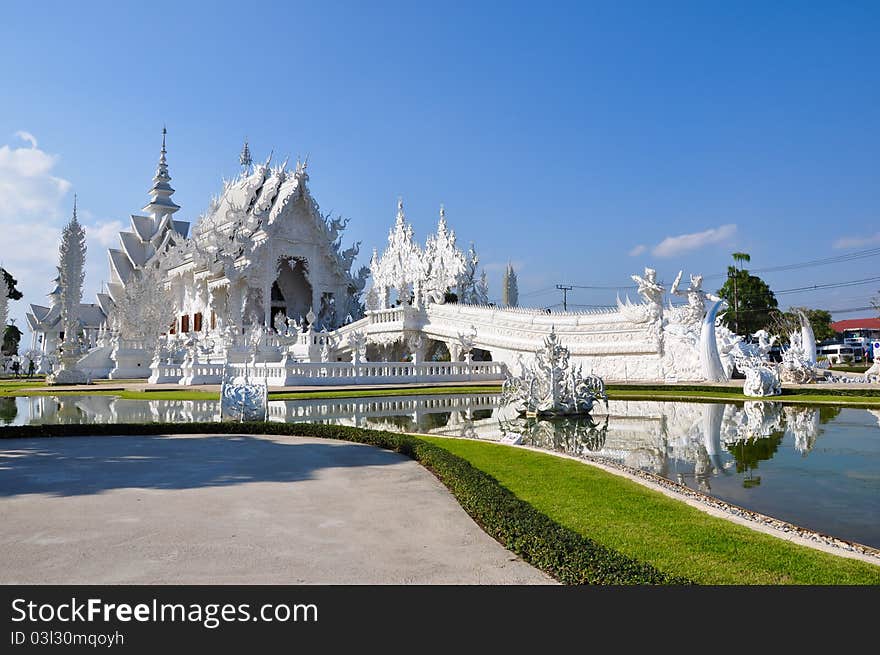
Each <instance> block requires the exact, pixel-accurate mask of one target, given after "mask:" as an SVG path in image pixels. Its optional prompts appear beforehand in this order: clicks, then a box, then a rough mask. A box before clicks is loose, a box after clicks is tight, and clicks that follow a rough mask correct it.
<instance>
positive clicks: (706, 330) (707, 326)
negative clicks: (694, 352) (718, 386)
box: [700, 300, 728, 382]
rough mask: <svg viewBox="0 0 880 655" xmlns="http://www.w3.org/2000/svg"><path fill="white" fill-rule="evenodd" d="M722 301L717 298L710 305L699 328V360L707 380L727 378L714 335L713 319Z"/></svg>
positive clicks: (713, 380) (721, 380)
mask: <svg viewBox="0 0 880 655" xmlns="http://www.w3.org/2000/svg"><path fill="white" fill-rule="evenodd" d="M723 303H724V301H723V300H717V301H716V302H715V303H714V304H713V305H712V307H711V308H710V309H709V311H708V312H707V313H706V316H705V318H704V319H703V324H702V328H701V329H700V362H701V364H702V367H703V377H704V378H705V379H706V381H708V382H723V381H725V380H727V379H728V374H727V372H726V371H725V370H724V366H723V365H722V363H721V357H720V354H719V352H718V341H717V339H716V336H715V319H716V317H717V315H718V310H719V309H720V308H721V305H722V304H723Z"/></svg>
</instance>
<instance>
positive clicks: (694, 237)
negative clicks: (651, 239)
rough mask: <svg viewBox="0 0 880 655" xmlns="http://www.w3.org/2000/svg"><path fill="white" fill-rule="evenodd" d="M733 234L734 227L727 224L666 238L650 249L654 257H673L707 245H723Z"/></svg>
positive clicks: (734, 232)
mask: <svg viewBox="0 0 880 655" xmlns="http://www.w3.org/2000/svg"><path fill="white" fill-rule="evenodd" d="M735 234H736V225H735V224H733V223H728V224H726V225H721V226H719V227H713V228H709V229H708V230H704V231H703V232H694V233H693V234H680V235H678V236H674V237H666V238H665V239H663V241H661V242H660V243H658V244H657V245H656V246H654V247H653V248H652V249H651V253H652V254H653V255H654V256H655V257H675V256H677V255H681V254H683V253H686V252H689V251H691V250H699V249H700V248H704V247H705V246H708V245H712V244H716V243H723V242H725V241H728V240H729V239H730V238H732V237H733V236H734V235H735Z"/></svg>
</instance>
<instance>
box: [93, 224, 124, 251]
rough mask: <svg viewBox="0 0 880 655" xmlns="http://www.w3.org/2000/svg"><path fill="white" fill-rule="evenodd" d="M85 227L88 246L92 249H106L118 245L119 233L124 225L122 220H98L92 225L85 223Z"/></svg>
mask: <svg viewBox="0 0 880 655" xmlns="http://www.w3.org/2000/svg"><path fill="white" fill-rule="evenodd" d="M85 228H86V239H87V240H88V242H89V243H88V247H89V248H90V249H92V250H97V249H100V250H106V249H107V248H110V247H114V248H118V247H119V233H120V232H121V231H122V230H123V229H124V226H123V224H122V221H105V222H101V221H98V222H97V223H95V224H93V225H86V226H85ZM93 246H94V247H93Z"/></svg>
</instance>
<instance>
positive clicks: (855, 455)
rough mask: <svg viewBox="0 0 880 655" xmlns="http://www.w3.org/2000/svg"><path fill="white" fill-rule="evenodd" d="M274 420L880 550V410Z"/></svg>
mask: <svg viewBox="0 0 880 655" xmlns="http://www.w3.org/2000/svg"><path fill="white" fill-rule="evenodd" d="M269 415H270V416H269V419H270V420H271V421H279V422H303V421H306V422H320V423H333V424H342V425H354V426H359V427H365V428H374V429H383V430H396V431H406V432H422V433H429V434H438V435H446V436H457V437H466V438H473V439H485V440H490V441H504V442H509V443H523V444H527V445H531V446H536V447H539V448H543V449H547V450H553V451H559V452H565V453H568V454H570V455H574V456H579V457H600V458H603V459H606V460H611V461H614V462H617V463H619V464H625V465H628V466H631V467H635V468H639V469H643V470H646V471H650V472H652V473H655V474H657V475H660V476H663V477H666V478H668V479H670V480H674V481H677V482H679V483H681V484H684V485H686V486H688V487H690V488H692V489H696V490H699V491H702V492H704V493H707V494H711V495H712V496H715V497H717V498H720V499H722V500H724V501H727V502H730V503H734V504H736V505H740V506H742V507H745V508H747V509H750V510H753V511H756V512H760V513H762V514H767V515H769V516H773V517H776V518H779V519H782V520H784V521H788V522H790V523H794V524H796V525H800V526H803V527H805V528H809V529H811V530H815V531H818V532H822V533H825V534H829V535H833V536H835V537H839V538H842V539H847V540H850V541H856V542H859V543H863V544H866V545H869V546H873V547H875V548H880V411H878V410H866V409H853V408H840V407H831V406H823V407H803V406H794V405H784V404H781V403H773V402H761V401H756V402H746V403H742V404H733V403H683V402H663V401H610V402H609V403H608V406H607V408H606V407H605V406H602V405H600V406H598V407H597V408H596V409H595V410H594V414H593V416H592V417H591V418H587V419H579V420H560V421H552V422H551V421H537V420H533V419H529V420H526V419H520V418H517V417H516V416H513V415H510V412H509V411H507V410H506V409H504V408H500V407H499V397H498V395H497V394H492V393H486V394H476V395H473V394H469V395H451V394H450V395H434V396H429V395H423V396H385V397H374V398H341V399H326V400H325V399H318V400H286V401H285V400H277V401H270V402H269ZM218 418H219V403H218V402H216V401H192V400H189V401H171V400H153V401H142V400H122V399H117V398H114V397H110V396H59V397H51V396H42V397H30V398H0V425H10V424H11V425H25V424H35V423H123V422H125V423H129V422H151V421H163V422H166V421H167V422H190V421H214V420H217V419H218Z"/></svg>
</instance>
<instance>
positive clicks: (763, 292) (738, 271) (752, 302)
mask: <svg viewBox="0 0 880 655" xmlns="http://www.w3.org/2000/svg"><path fill="white" fill-rule="evenodd" d="M747 258H748V255H747V254H746V253H734V260H735V261H737V262H738V263H741V262H743V261H748V259H747ZM718 295H719V296H721V297H722V298H724V300H726V301H727V304H728V307H729V309H728V310H727V312H726V313H725V314H724V316H723V317H722V319H721V320H722V322H723V323H724V324H725V325H726V326H727V327H728V328H729V329H731V330H733V331H734V332H736V333H737V334H742V335H749V334H753V333H755V332H757V331H758V330H760V329H762V328H765V327H767V326H768V325H770V323H771V318H772V312H773V311H774V310H775V309H776V308H777V306H778V305H779V303H778V302H777V301H776V296H775V295H774V294H773V291H771V289H770V287H769V286H768V285H767V283H766V282H764V280H762V279H761V278H759V277H758V276H756V275H751V274H750V273H749V272H748V271H747V270H746V269H744V268H737V267H736V266H728V267H727V281H726V282H725V283H724V286H723V287H721V289H719V290H718Z"/></svg>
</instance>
